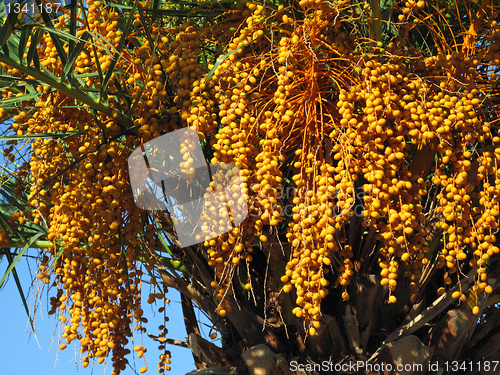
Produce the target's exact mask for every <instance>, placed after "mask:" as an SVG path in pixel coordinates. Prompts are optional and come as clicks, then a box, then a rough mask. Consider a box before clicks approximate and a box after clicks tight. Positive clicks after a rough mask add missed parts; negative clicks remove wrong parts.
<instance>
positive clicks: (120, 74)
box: [2, 0, 500, 373]
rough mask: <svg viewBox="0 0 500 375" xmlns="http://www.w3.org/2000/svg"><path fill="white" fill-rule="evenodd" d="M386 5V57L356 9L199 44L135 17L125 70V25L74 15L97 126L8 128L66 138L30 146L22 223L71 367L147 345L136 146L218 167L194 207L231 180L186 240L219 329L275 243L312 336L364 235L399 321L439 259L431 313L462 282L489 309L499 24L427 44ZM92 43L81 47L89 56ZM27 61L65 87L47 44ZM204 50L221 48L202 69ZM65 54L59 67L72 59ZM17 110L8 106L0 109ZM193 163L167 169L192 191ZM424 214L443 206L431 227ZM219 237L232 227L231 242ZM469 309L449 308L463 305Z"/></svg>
mask: <svg viewBox="0 0 500 375" xmlns="http://www.w3.org/2000/svg"><path fill="white" fill-rule="evenodd" d="M396 3H397V4H396V5H395V7H394V10H393V12H394V16H395V18H397V19H398V21H397V22H394V23H392V24H391V27H393V28H394V30H397V36H396V35H395V36H394V37H391V39H390V40H384V41H382V40H383V39H382V35H381V34H380V28H381V26H380V20H377V19H371V20H370V22H372V24H371V26H370V27H369V28H368V27H367V28H366V29H367V31H366V32H365V31H364V30H360V29H357V28H353V27H352V23H353V21H360V22H361V20H363V19H366V18H370V15H371V13H370V9H369V7H363V8H362V9H363V11H361V10H360V9H361V8H360V7H354V6H353V2H351V1H341V2H337V3H336V4H333V3H331V2H329V1H321V0H320V1H307V0H302V1H300V2H299V4H298V5H299V7H300V9H299V8H298V7H295V8H294V7H292V6H284V5H281V6H279V7H277V9H276V8H275V7H265V6H264V5H258V4H254V3H247V4H246V5H245V6H244V7H241V6H240V7H237V8H243V9H236V10H231V11H230V12H228V14H226V16H227V17H225V18H222V19H221V20H220V22H217V23H216V24H215V25H209V26H207V25H203V24H201V23H196V22H193V21H188V22H186V23H184V24H183V25H182V26H179V27H176V28H166V27H163V26H161V25H160V23H158V22H152V23H147V22H146V23H145V22H144V21H145V18H144V17H140V16H137V17H136V18H135V20H134V21H133V26H134V27H135V28H136V29H135V31H136V34H135V35H134V36H133V37H131V40H128V41H127V42H130V48H128V49H124V50H123V52H122V53H121V54H120V56H118V55H117V54H116V52H114V48H116V47H118V46H119V44H120V37H121V36H122V31H121V30H119V22H118V21H117V20H118V18H119V17H120V16H119V15H118V13H116V12H115V11H112V10H110V9H108V8H107V7H106V6H105V5H104V4H103V3H101V2H100V1H94V2H92V1H89V2H87V4H88V5H89V7H90V8H89V10H88V13H87V15H86V17H87V18H86V21H85V22H86V23H87V24H86V26H88V28H89V29H90V30H92V31H94V32H97V31H98V33H97V34H98V35H100V36H99V38H100V39H99V41H101V42H102V44H104V45H107V46H112V47H113V48H102V47H99V48H97V47H96V46H95V45H93V44H87V45H86V46H85V47H84V48H82V50H81V52H80V54H79V55H78V56H77V58H76V60H75V71H76V72H77V73H79V74H85V75H87V77H85V78H84V79H85V83H86V85H88V86H89V87H92V88H93V89H94V91H99V94H98V95H99V96H97V94H95V99H96V100H97V102H98V103H101V102H102V103H106V104H107V105H108V107H107V108H108V109H109V111H108V112H106V111H100V112H99V111H98V110H96V109H95V108H94V109H91V108H89V107H87V106H85V105H83V104H82V102H81V101H79V100H78V98H76V100H75V98H73V97H72V96H71V91H64V90H59V91H55V90H51V89H50V87H48V86H44V85H40V86H38V87H37V88H36V90H37V92H38V93H39V95H38V98H37V102H36V105H35V108H32V110H30V111H28V112H26V111H24V112H21V111H19V113H18V114H17V116H18V118H17V119H16V122H15V123H14V124H13V129H14V131H15V132H16V133H17V134H18V135H24V134H28V135H29V134H39V133H57V132H65V135H64V137H61V136H60V134H58V135H57V136H54V137H52V138H49V137H46V138H38V140H35V141H33V142H32V143H31V146H32V150H33V152H32V160H31V163H30V165H29V166H27V168H29V170H30V173H31V181H32V182H33V186H32V187H31V190H30V192H28V193H29V199H30V202H31V205H32V208H33V211H34V214H33V217H35V218H36V219H37V220H46V221H47V224H48V227H49V230H48V239H49V240H51V241H54V247H53V248H52V249H51V250H50V251H49V252H48V253H47V254H46V255H47V256H46V258H44V260H43V262H42V265H41V273H40V274H39V278H40V279H42V280H44V281H45V282H47V284H50V283H51V282H52V279H51V278H50V276H51V275H55V279H56V283H57V285H58V286H59V290H58V292H57V297H55V298H54V299H53V300H52V306H53V310H52V311H54V312H55V311H62V312H63V313H62V315H60V316H61V318H60V319H61V320H62V321H63V322H64V323H66V328H65V334H64V336H63V338H64V339H65V341H64V342H63V343H62V344H61V345H62V346H61V347H65V345H67V344H69V343H70V342H71V341H73V340H75V339H79V340H80V342H81V344H82V351H83V352H87V353H88V354H87V356H86V357H84V363H86V364H88V363H90V360H91V359H93V358H97V361H98V362H103V361H104V360H105V358H106V357H108V355H110V354H111V353H112V354H111V355H112V359H113V366H114V370H113V371H114V373H119V372H120V370H123V368H124V367H125V365H126V363H127V360H126V359H125V358H124V355H125V354H127V351H128V349H126V348H125V345H126V344H127V342H128V338H130V336H131V331H132V328H131V323H132V321H134V320H135V321H136V323H137V324H139V326H136V327H139V328H138V329H139V330H141V331H142V330H143V327H142V326H141V325H140V324H141V323H142V322H144V321H145V318H144V317H143V316H142V315H143V310H142V309H141V307H140V292H139V291H140V284H141V279H142V275H143V271H142V269H141V267H140V266H139V264H138V263H137V261H138V260H139V259H140V258H141V259H143V260H144V259H145V260H146V261H145V265H144V266H145V268H146V269H147V270H148V271H151V270H152V269H153V268H154V265H155V262H156V259H155V254H154V251H153V250H154V247H155V245H156V244H157V242H158V241H157V239H156V237H155V234H154V230H155V227H154V226H153V225H152V223H150V222H148V221H147V219H146V216H145V215H143V213H142V212H141V211H140V210H139V209H138V208H137V207H135V206H134V204H133V196H132V192H131V190H130V185H129V182H128V181H129V177H133V178H134V179H135V178H142V179H144V175H141V174H140V173H139V174H138V175H137V176H135V175H134V176H129V175H128V167H127V160H128V159H127V157H128V155H129V154H130V152H131V151H132V150H133V149H135V148H137V147H139V146H140V144H141V143H144V142H147V141H149V140H151V139H154V138H156V137H158V136H160V135H162V134H164V133H166V132H168V131H172V130H176V129H179V128H181V127H187V126H195V127H196V129H197V131H198V135H199V139H200V141H202V142H205V144H208V145H209V146H210V152H211V159H210V162H211V163H212V164H213V165H214V166H217V165H221V166H223V169H224V168H225V167H226V166H229V168H226V171H225V172H224V173H222V174H221V175H220V176H218V177H217V175H215V179H214V180H213V181H212V183H211V185H210V187H209V188H208V190H207V191H206V193H207V195H206V197H209V196H210V195H213V194H214V193H216V192H217V191H221V189H224V187H225V186H227V185H228V184H230V183H231V182H234V181H235V178H236V177H237V176H241V181H238V184H236V186H235V188H234V190H229V191H228V192H227V194H226V195H225V196H221V197H220V198H221V199H220V201H214V202H213V203H214V204H213V205H212V206H211V207H210V208H209V209H208V212H207V216H206V220H204V221H203V222H204V223H205V224H206V228H202V230H203V233H202V234H203V236H202V235H200V238H199V240H200V242H202V244H203V246H202V253H203V254H204V256H205V258H206V260H207V262H208V264H209V266H210V267H212V268H213V270H214V280H213V282H212V284H211V286H212V288H213V289H214V298H215V300H216V301H217V302H218V307H217V312H218V313H219V314H220V316H222V317H224V316H226V315H227V314H229V313H231V303H230V302H231V301H230V298H232V297H230V296H231V295H232V294H233V288H232V281H233V278H234V275H235V272H236V270H237V269H238V268H237V267H239V266H241V263H243V262H246V264H245V265H246V267H247V270H248V282H247V284H246V285H245V288H246V289H247V290H251V289H252V284H251V277H250V273H251V272H250V266H249V263H250V262H251V261H252V259H253V256H254V255H253V254H254V252H255V251H257V248H259V250H260V248H262V247H263V246H267V245H269V242H272V241H279V240H280V234H283V235H284V236H286V238H287V239H288V249H289V253H288V256H289V259H288V262H287V264H286V267H285V270H284V272H285V274H284V275H282V278H281V281H282V283H283V284H282V291H283V292H286V293H293V298H294V300H295V303H296V306H295V307H294V309H293V313H294V315H295V316H297V317H299V318H303V319H304V326H305V328H306V329H307V332H308V333H309V334H310V335H314V334H315V333H316V330H317V329H318V328H319V327H320V319H321V313H322V312H321V302H322V300H323V299H324V298H325V296H326V295H327V294H328V292H329V290H331V289H332V287H338V288H339V289H340V290H341V293H340V295H341V296H342V298H343V299H344V300H348V299H349V285H350V282H351V280H352V277H353V276H354V274H355V272H357V271H358V270H360V269H361V267H362V262H363V260H364V259H366V258H367V257H368V256H369V254H368V253H367V251H366V249H362V248H359V246H355V241H354V240H353V238H352V236H350V235H349V234H350V233H354V230H355V229H354V228H356V227H357V226H359V225H362V226H363V227H364V228H365V230H366V232H367V233H375V235H374V239H375V240H376V241H377V242H376V245H375V248H376V249H377V250H378V262H377V263H378V266H379V268H380V270H379V271H380V283H381V284H382V285H383V286H387V292H388V293H387V294H388V302H390V303H395V302H397V297H396V295H397V291H398V285H399V287H401V285H403V286H408V287H409V288H410V289H411V290H412V291H416V290H417V289H418V287H419V285H421V283H424V282H425V281H426V279H425V277H427V276H426V275H427V274H426V273H425V272H424V271H425V270H427V269H428V267H431V265H432V260H433V259H434V258H435V259H437V265H438V267H440V268H443V274H444V281H443V282H444V285H445V286H444V287H442V288H440V289H438V293H443V292H444V291H445V290H446V285H449V284H451V283H452V277H453V278H454V279H456V280H459V278H460V274H461V270H462V268H463V267H464V265H465V266H466V265H468V266H469V267H471V268H474V269H475V272H476V274H477V276H476V278H475V281H476V282H475V285H474V286H473V291H474V292H475V295H476V301H477V296H478V295H479V293H481V292H482V291H484V292H486V293H492V291H493V288H492V286H491V285H488V276H487V272H486V270H487V265H488V261H489V259H490V257H492V256H493V255H494V254H497V253H498V252H500V250H499V249H498V247H496V245H495V243H496V237H495V230H496V229H497V226H498V224H497V223H498V217H499V212H500V208H499V202H498V199H497V197H498V196H499V194H500V191H499V190H498V188H497V186H499V183H500V175H499V173H500V172H499V171H498V168H497V160H498V159H499V158H500V156H499V155H500V148H499V147H497V144H498V142H500V137H499V136H498V132H497V125H496V123H495V119H494V116H493V115H492V114H491V113H488V112H485V111H483V109H482V107H481V104H482V103H483V101H484V100H486V94H487V92H488V90H489V87H490V86H489V84H490V82H491V80H492V74H491V70H492V69H491V67H492V66H498V64H499V58H500V54H499V52H498V47H499V42H500V31H499V28H498V25H497V23H496V21H494V17H497V16H496V13H495V12H494V10H495V9H493V8H492V9H491V10H492V12H490V13H489V14H491V15H490V16H488V15H487V14H486V13H485V14H482V15H481V19H480V24H479V26H477V27H480V28H482V29H481V30H483V31H484V32H482V33H481V34H479V33H478V35H481V36H475V35H473V33H471V35H467V36H466V37H464V41H463V42H461V44H457V45H448V44H447V42H446V41H444V40H442V37H441V36H440V35H438V34H437V33H436V31H435V29H434V28H433V26H432V25H433V23H432V22H433V21H432V17H434V13H435V12H434V11H433V9H434V8H433V7H432V6H431V5H428V4H427V3H426V2H425V1H418V2H414V1H411V0H410V1H407V2H403V1H400V2H396ZM144 5H145V4H142V3H141V7H143V6H144ZM146 5H147V4H146ZM488 17H489V18H488ZM395 18H394V19H395ZM57 21H58V23H57V24H56V25H57V26H56V25H54V27H56V28H59V29H61V30H66V29H67V24H68V21H69V19H68V17H65V16H61V17H60V18H58V20H57ZM377 22H378V23H379V24H378V26H379V27H378V28H377V27H376V25H377ZM416 27H420V28H426V29H427V30H428V31H429V33H430V35H431V37H432V38H434V39H435V40H436V43H435V44H436V45H437V46H438V47H439V48H437V50H436V51H430V50H429V51H426V52H425V54H423V52H421V51H419V50H418V49H417V48H415V47H413V46H412V39H411V32H412V30H413V29H414V28H416ZM144 28H150V29H151V30H149V33H145V32H144ZM377 29H378V30H379V31H377ZM85 30H86V28H81V29H80V30H78V31H77V35H78V36H79V37H82V38H83V37H88V35H87V34H85ZM146 34H147V35H146ZM132 38H134V39H133V40H132ZM137 40H139V43H137ZM153 41H154V43H153ZM32 42H33V43H35V41H32V40H31V39H30V40H28V47H29V46H30V45H31V43H32ZM36 43H37V47H36V48H37V52H38V55H39V61H40V64H41V65H43V66H44V67H45V68H46V69H48V70H49V71H50V72H52V73H54V74H56V75H57V76H60V75H62V74H68V73H67V72H65V69H64V61H63V59H61V58H60V56H59V54H60V51H59V49H58V48H59V47H58V46H57V45H55V44H54V43H53V39H52V38H51V36H50V35H49V34H47V33H42V34H41V37H40V38H39V40H37V41H36ZM204 45H205V46H212V47H213V46H215V48H218V50H217V51H218V53H217V55H216V56H211V61H210V64H208V65H207V66H206V67H205V66H204V64H203V61H202V60H203V57H206V56H202V54H203V53H204V51H203V52H202V47H203V46H204ZM69 47H70V46H69V43H68V44H65V45H64V46H63V47H62V49H63V50H64V51H65V52H66V53H68V52H69ZM27 57H28V56H27V54H26V56H25V58H27ZM2 66H3V67H4V68H5V69H6V70H7V71H8V73H9V74H12V75H14V76H16V75H17V76H21V75H23V73H22V72H21V71H19V70H18V69H12V68H8V67H7V66H6V65H5V64H4V65H2ZM111 69H113V71H112V74H111V73H110V72H111ZM108 73H109V74H108ZM103 77H105V78H104V81H103ZM103 82H104V84H105V85H106V86H107V87H104V88H103V87H102V85H103ZM95 89H99V90H95ZM68 90H70V88H68ZM93 95H94V94H93ZM14 96H15V94H14V93H13V92H12V91H11V90H3V91H2V97H3V98H4V99H11V98H13V97H14ZM75 103H76V104H77V105H76V106H75ZM75 107H76V108H75ZM127 120H128V121H127ZM207 148H208V147H207ZM192 151H193V150H192V147H190V145H189V144H188V142H187V140H185V139H184V140H183V143H182V145H181V152H182V154H183V161H182V162H181V164H180V165H179V167H180V168H181V169H182V170H183V172H184V173H185V175H186V176H188V177H189V178H192V177H193V176H194V173H195V171H194V170H193V169H194V168H193V163H194V160H193V157H192V154H191V152H192ZM136 162H137V163H138V164H137V165H140V163H142V161H141V160H137V161H136ZM234 168H236V169H234ZM136 169H140V168H136ZM219 185H220V186H219ZM284 188H290V189H292V190H293V198H292V199H291V202H292V204H293V209H292V210H291V211H292V212H291V213H287V212H286V211H285V210H284V209H283V207H284V206H285V205H286V204H287V203H289V202H288V201H287V199H288V197H287V196H288V194H286V195H284V194H281V193H280V192H282V190H283V189H284ZM359 191H362V192H363V194H362V197H360V196H359V194H358V192H359ZM430 194H433V196H434V195H435V196H436V203H435V206H434V207H432V209H429V208H428V206H427V204H426V200H427V197H429V195H430ZM230 201H231V202H230ZM245 201H246V202H245ZM225 203H228V204H229V205H230V206H231V205H232V206H237V207H238V210H236V211H237V212H241V210H243V207H244V206H247V207H248V216H247V217H246V218H244V217H235V213H234V212H230V211H227V210H226V211H224V209H227V207H225ZM244 203H247V204H246V205H245V204H244ZM357 207H362V210H361V211H358V210H357ZM210 212H216V213H217V215H218V216H217V215H216V216H217V219H218V221H217V220H213V217H212V216H210V215H211V214H210ZM236 215H237V214H236ZM431 216H432V218H433V219H436V221H437V222H438V226H439V228H441V229H442V230H443V244H442V247H443V248H442V249H438V248H437V246H436V247H433V248H431V247H430V245H429V244H428V243H427V242H428V240H427V238H428V234H429V229H428V228H427V227H426V226H425V225H423V224H424V222H425V221H426V220H429V219H430V218H431ZM228 219H229V221H232V222H233V223H234V222H235V221H238V222H240V221H242V222H241V224H238V225H236V226H234V227H233V228H230V227H229V226H228V225H227V223H228ZM223 232H225V233H223ZM144 233H145V234H144ZM214 233H223V234H220V235H219V236H216V237H214ZM363 235H364V234H363ZM266 243H267V245H266ZM369 250H370V251H371V250H372V249H369ZM436 252H438V254H436ZM54 259H55V260H56V263H55V265H54V268H53V270H50V269H49V268H50V267H49V264H50V261H51V260H54ZM49 271H50V272H49ZM328 273H333V275H334V277H333V278H332V277H327V276H326V275H327V274H328ZM329 280H330V281H329ZM332 280H333V282H334V283H335V285H334V286H332V285H329V283H330V282H331V281H332ZM153 284H154V280H153ZM465 292H466V291H459V292H456V293H454V294H453V297H456V298H460V299H461V300H466V299H467V297H466V295H465ZM154 299H155V298H150V300H151V301H153V300H154ZM65 311H67V314H66V313H65ZM478 311H479V309H478V307H477V306H476V307H475V308H474V312H475V313H477V312H478ZM136 329H137V328H136ZM138 349H139V350H137V352H138V355H139V356H140V357H142V354H141V353H143V352H144V350H143V348H142V347H140V348H138ZM164 359H169V357H168V356H167V355H166V354H165V355H164V357H162V363H161V368H160V370H162V371H163V370H165V369H168V362H167V361H166V360H164ZM144 371H145V370H144ZM141 372H142V370H141Z"/></svg>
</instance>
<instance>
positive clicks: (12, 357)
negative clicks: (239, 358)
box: [0, 250, 218, 375]
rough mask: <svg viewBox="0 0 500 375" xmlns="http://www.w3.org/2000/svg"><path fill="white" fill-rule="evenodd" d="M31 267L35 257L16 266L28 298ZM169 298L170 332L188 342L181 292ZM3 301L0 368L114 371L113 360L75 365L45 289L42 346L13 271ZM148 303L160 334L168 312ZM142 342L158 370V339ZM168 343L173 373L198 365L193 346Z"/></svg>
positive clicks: (2, 265)
mask: <svg viewBox="0 0 500 375" xmlns="http://www.w3.org/2000/svg"><path fill="white" fill-rule="evenodd" d="M30 252H31V255H35V254H36V250H30ZM7 266H8V264H7V259H5V258H4V259H3V260H2V261H1V262H0V275H3V274H4V272H5V270H6V269H7ZM30 268H31V272H32V273H33V272H35V265H34V262H33V261H28V260H22V261H21V262H20V263H18V265H17V266H16V269H17V270H18V273H19V277H20V279H21V283H22V287H23V288H24V292H25V293H28V291H29V292H30V294H29V297H28V301H29V299H30V297H31V295H32V293H31V290H29V288H30V285H31V278H32V275H30ZM145 294H146V293H145ZM49 297H51V296H49ZM168 297H169V298H170V299H171V303H170V307H169V308H167V316H169V318H170V321H169V322H168V323H167V328H168V330H169V334H168V337H169V338H172V339H177V340H182V341H185V340H186V331H185V328H184V320H183V317H182V310H181V305H180V296H179V294H178V293H177V292H176V291H175V290H174V289H172V288H170V289H169V292H168ZM0 300H1V301H2V304H1V306H2V307H1V309H0V332H1V337H2V339H1V340H0V373H2V374H16V375H31V374H47V375H49V374H54V375H71V374H82V375H86V374H93V375H100V374H110V372H111V370H112V367H111V366H110V365H108V366H107V368H105V366H104V365H98V364H96V365H95V367H94V369H93V370H92V369H91V366H89V367H87V368H82V367H81V363H80V362H79V363H78V366H79V367H78V369H77V367H76V364H75V347H74V345H73V344H72V345H70V346H68V348H67V349H66V350H62V351H61V350H58V344H57V342H58V341H57V339H58V338H59V337H60V333H59V328H56V326H55V322H56V319H55V318H54V316H52V317H50V319H49V318H48V316H47V298H46V294H45V296H44V297H43V298H42V303H43V304H44V306H43V309H42V312H43V317H42V316H41V314H40V313H38V314H37V315H36V316H35V328H36V331H37V337H38V343H39V345H40V346H38V344H37V342H36V340H35V338H34V337H33V335H32V334H31V332H30V331H31V329H30V328H29V324H28V318H27V315H26V312H25V310H24V307H23V304H22V301H21V298H20V296H19V293H18V291H17V288H16V284H15V282H14V278H13V277H12V276H11V277H10V278H9V280H8V282H7V283H6V285H5V286H4V287H3V288H2V289H1V290H0ZM143 308H144V312H145V316H146V317H147V318H148V320H149V322H148V323H147V324H146V328H148V332H151V333H152V334H156V333H157V332H156V329H157V327H158V326H159V325H160V324H162V323H163V318H162V316H163V314H157V316H156V317H154V314H153V312H152V311H151V308H150V307H149V305H147V304H146V303H144V306H143ZM61 329H62V325H61ZM200 329H201V330H203V331H204V333H205V334H206V335H208V333H209V328H208V327H206V326H204V325H203V324H200ZM54 333H56V336H55V341H54V343H53V345H52V348H51V341H52V336H53V335H54ZM205 338H206V336H205ZM138 340H140V338H139V337H134V344H131V348H130V350H132V345H138V344H139V343H140V341H138ZM143 343H144V344H145V345H144V346H145V347H146V348H147V349H148V352H147V353H146V354H145V357H146V361H147V363H148V370H149V373H151V374H157V369H158V356H159V354H160V352H159V351H158V349H157V347H158V344H157V343H156V342H154V341H152V340H151V339H150V338H148V337H147V336H146V335H144V337H143ZM215 344H218V342H215ZM167 348H168V349H169V350H170V351H171V352H172V364H171V365H170V366H171V368H172V370H171V371H170V374H172V375H182V374H186V373H188V372H190V371H193V370H195V369H196V367H195V365H194V360H193V356H192V354H191V351H190V350H189V349H186V348H181V347H177V346H173V345H167ZM78 354H79V353H78ZM56 359H57V363H56ZM128 359H129V361H130V363H131V365H132V367H133V366H134V359H133V357H132V355H130V356H129V357H128ZM143 366H144V362H143V360H142V359H137V358H135V370H136V371H137V373H139V369H140V368H141V367H143ZM122 374H123V375H132V374H135V372H134V371H133V370H132V369H131V368H127V369H126V370H125V371H124V372H122Z"/></svg>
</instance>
